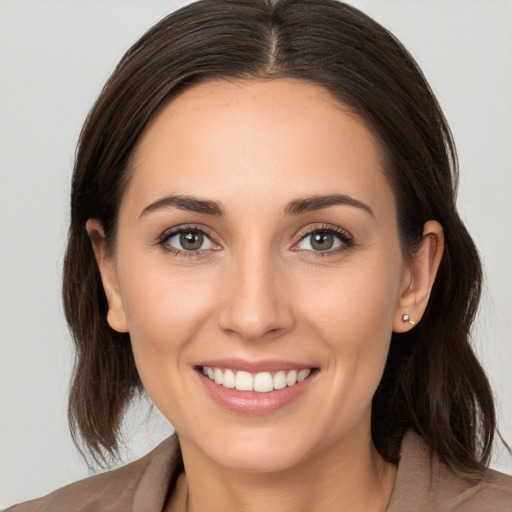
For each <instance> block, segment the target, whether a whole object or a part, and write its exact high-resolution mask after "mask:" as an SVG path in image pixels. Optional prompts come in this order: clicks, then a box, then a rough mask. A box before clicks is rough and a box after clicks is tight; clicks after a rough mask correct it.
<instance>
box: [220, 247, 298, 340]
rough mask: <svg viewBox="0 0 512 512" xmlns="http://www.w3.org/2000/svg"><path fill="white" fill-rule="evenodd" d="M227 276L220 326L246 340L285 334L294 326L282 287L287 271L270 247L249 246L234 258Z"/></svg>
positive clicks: (224, 285)
mask: <svg viewBox="0 0 512 512" xmlns="http://www.w3.org/2000/svg"><path fill="white" fill-rule="evenodd" d="M229 267H230V268H229V270H227V271H226V274H225V275H224V276H223V280H224V283H223V288H224V300H223V301H222V303H221V307H220V310H219V311H218V323H219V326H220V327H221V328H222V329H223V330H224V331H228V332H231V333H236V334H238V335H239V336H240V337H241V338H243V339H246V340H252V341H254V340H258V339H261V338H263V337H265V336H266V335H268V334H271V333H273V334H277V333H279V332H281V333H282V332H284V331H286V330H287V329H289V328H290V326H291V325H292V324H293V315H292V309H291V304H289V303H288V301H287V294H286V293H285V290H284V289H283V287H282V284H283V278H284V276H283V272H282V269H280V265H279V262H278V258H276V257H275V256H273V254H272V251H271V249H270V248H269V245H268V244H260V243H252V244H251V243H248V244H245V247H244V248H240V250H239V251H236V252H235V253H234V254H233V255H232V258H231V261H230V264H229Z"/></svg>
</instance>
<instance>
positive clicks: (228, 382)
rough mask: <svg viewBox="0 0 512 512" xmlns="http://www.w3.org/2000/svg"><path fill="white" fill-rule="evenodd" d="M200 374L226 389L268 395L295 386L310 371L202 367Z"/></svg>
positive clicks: (305, 377) (306, 376)
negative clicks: (257, 370) (250, 371)
mask: <svg viewBox="0 0 512 512" xmlns="http://www.w3.org/2000/svg"><path fill="white" fill-rule="evenodd" d="M202 372H203V374H204V375H206V376H207V377H208V378H209V379H210V380H212V381H213V382H215V383H216V384H219V385H220V386H223V387H225V388H228V389H236V390H238V391H255V392H256V393H269V392H271V391H274V390H278V389H284V388H286V387H293V386H295V385H296V384H298V383H299V382H302V381H303V380H305V379H307V378H308V377H309V375H310V374H311V369H310V368H306V369H302V370H298V371H297V370H279V371H277V372H259V373H249V372H246V371H235V370H231V369H229V368H214V367H210V366H203V368H202Z"/></svg>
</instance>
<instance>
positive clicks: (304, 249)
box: [87, 79, 443, 512]
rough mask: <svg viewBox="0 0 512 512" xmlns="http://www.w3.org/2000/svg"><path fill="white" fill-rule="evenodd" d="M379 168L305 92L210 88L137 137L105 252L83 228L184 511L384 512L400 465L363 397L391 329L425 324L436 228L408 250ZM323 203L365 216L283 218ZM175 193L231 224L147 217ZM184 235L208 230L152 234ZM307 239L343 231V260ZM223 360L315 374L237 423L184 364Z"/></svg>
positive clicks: (352, 118) (325, 102)
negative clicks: (168, 431) (216, 209)
mask: <svg viewBox="0 0 512 512" xmlns="http://www.w3.org/2000/svg"><path fill="white" fill-rule="evenodd" d="M383 160H384V159H383V154H382V150H381V148H380V145H379V143H378V141H377V140H376V139H375V137H374V136H373V135H372V133H371V132H370V130H368V129H367V127H366V126H365V124H364V123H363V121H362V120H361V119H360V118H359V117H357V116H356V115H355V114H353V113H351V112H350V111H349V110H348V109H347V108H346V107H344V106H343V105H342V104H340V103H339V102H337V101H336V100H334V99H333V98H332V97H331V96H330V95H329V94H328V93H327V92H326V91H324V90H323V89H322V88H320V87H318V86H316V85H312V84H309V83H306V82H301V81H293V80H284V79H279V80H273V81H256V80H255V81H245V82H237V83H232V82H229V83H228V82H223V81H209V82H205V83H201V84H198V85H195V86H194V87H192V88H189V89H186V90H185V91H183V92H182V93H180V94H179V95H178V96H177V97H175V98H174V99H173V100H172V101H170V102H169V103H168V104H167V105H165V107H164V108H163V109H162V110H161V111H160V112H159V113H158V115H157V116H156V117H155V118H154V119H153V120H152V122H151V123H150V124H149V126H148V127H147V128H146V129H145V131H144V133H143V135H142V138H141V140H140V142H139V143H138V146H137V148H136V150H135V153H134V155H133V158H132V168H133V174H132V176H131V180H130V183H129V185H128V187H127V190H126V192H125V195H124V197H123V200H122V202H121V207H120V212H119V219H118V220H119V222H118V232H117V239H116V246H115V250H114V252H113V254H107V253H106V251H105V244H104V237H103V231H102V227H101V223H100V222H99V221H98V220H95V219H91V220H89V221H88V223H87V229H88V232H89V234H90V237H91V240H92V242H93V246H94V249H95V254H96V258H97V261H98V264H99V268H100V271H101V274H102V279H103V283H104V288H105V292H106V295H107V298H108V301H109V306H110V310H109V316H108V320H109V323H110V325H111V327H112V328H114V329H115V330H118V331H121V332H129V333H130V338H131V342H132V346H133V351H134V355H135V360H136V364H137V368H138V371H139V373H140V376H141V379H142V382H143V384H144V386H145V389H146V391H147V393H148V394H149V396H150V398H151V399H152V400H153V402H154V403H155V405H156V406H157V407H158V408H159V409H160V411H162V413H163V414H164V415H165V416H166V417H167V418H168V420H169V421H170V422H171V423H172V424H173V425H174V426H175V428H176V431H177V432H178V434H179V438H180V442H181V446H182V451H183V457H184V463H185V468H186V479H187V482H186V484H185V485H183V486H181V487H180V488H181V492H182V493H183V494H184V496H185V495H186V496H185V498H187V499H186V501H187V507H188V510H196V511H199V510H209V511H216V510H219V511H220V510H222V511H230V510H233V511H234V510H237V511H240V510H244V511H252V510H266V511H273V510H279V512H286V511H288V510H289V511H292V510H293V511H294V512H297V511H306V510H315V511H332V510H335V509H337V508H339V506H340V504H343V506H344V509H346V510H352V511H357V510H366V511H368V510H385V508H386V506H387V503H388V501H389V498H390V495H391V492H392V487H393V483H394V478H395V473H396V468H395V467H394V466H392V465H391V464H388V463H386V462H385V461H384V460H383V459H382V458H381V457H380V455H379V454H378V453H377V451H376V450H375V448H374V446H373V443H372V441H371V435H370V421H371V401H372V396H373V394H374V392H375V390H376V388H377V386H378V383H379V380H380V378H381V376H382V372H383V369H384V365H385V361H386V356H387V353H388V348H389V342H390V338H391V334H392V331H393V330H394V331H396V332H403V331H406V330H408V329H410V328H412V325H410V324H407V323H404V322H403V320H402V315H403V314H405V313H407V314H408V315H409V317H410V318H411V319H413V320H414V321H416V322H418V321H419V320H420V319H421V316H422V314H423V312H424V310H425V308H426V305H427V301H428V298H429V294H430V290H431V287H432V284H433V281H434V278H435V274H436V272H437V268H438V265H439V261H440V259H441V254H442V247H443V232H442V228H441V226H440V225H439V224H438V223H436V222H434V221H431V222H428V223H427V224H426V225H425V230H424V238H423V243H422V245H421V248H420V251H419V252H418V254H417V255H416V256H415V257H414V258H413V259H412V261H410V260H409V259H405V258H404V251H403V250H402V247H401V246H400V242H399V233H398V227H397V221H396V215H397V213H396V205H395V199H394V194H393V190H392V189H391V187H390V184H389V182H388V180H387V178H386V176H385V173H384V170H383V168H382V165H381V162H382V161H383ZM325 194H344V195H348V196H350V197H351V198H354V199H356V200H358V201H360V202H362V203H364V204H365V205H367V206H368V207H369V208H370V209H371V211H372V213H369V212H368V211H366V210H365V209H363V208H361V207H358V206H353V205H346V204H345V205H340V204H337V205H331V206H327V207H324V208H321V209H316V210H314V211H307V212H302V213H299V214H295V215H286V214H285V213H283V211H284V210H285V208H286V206H287V205H289V203H290V202H291V201H293V200H296V199H297V198H304V197H310V196H312V195H325ZM168 195H186V196H193V197H197V198H201V199H206V200H210V201H216V202H218V203H220V204H221V206H222V209H223V212H224V215H222V216H216V215H210V214H207V213H201V212H194V211H188V210H186V209H183V208H179V207H176V206H172V205H170V206H169V205H168V206H162V207H155V208H152V209H150V210H149V211H146V212H145V213H142V212H144V211H145V209H147V207H148V206H149V205H152V204H154V203H155V202H156V201H158V200H160V199H162V198H164V197H166V196H168ZM180 225H181V226H182V225H186V226H187V227H190V226H191V225H192V226H194V227H197V228H199V229H202V230H205V231H206V233H208V237H209V238H205V240H206V241H205V242H204V244H203V246H201V248H200V249H199V250H195V251H191V250H189V251H188V253H187V254H185V251H184V250H183V249H181V253H178V254H177V253H175V252H171V251H169V249H171V250H173V249H174V251H175V250H176V249H178V250H180V247H182V246H180V245H179V236H178V237H176V236H175V237H174V238H167V239H166V240H164V241H162V234H165V233H167V232H168V231H169V229H171V228H173V227H176V226H180ZM311 229H317V230H323V232H324V233H325V230H326V229H336V230H340V229H341V230H343V232H344V233H348V234H349V236H350V239H351V241H350V242H347V241H346V240H340V239H338V238H337V235H336V236H335V238H334V239H333V240H336V244H335V245H337V246H338V247H339V248H341V249H342V250H338V251H336V250H327V251H319V250H315V249H314V248H313V246H312V245H311V237H310V236H309V235H307V234H306V233H305V232H306V231H307V230H311ZM210 240H211V242H210ZM159 242H160V243H159ZM233 357H236V358H241V359H244V360H250V361H258V360H263V359H279V360H292V361H296V362H299V363H304V365H305V366H308V367H315V368H318V371H317V373H316V374H315V375H314V380H312V381H311V383H309V385H308V387H307V390H306V391H305V392H304V394H303V395H301V396H300V398H299V399H298V400H295V401H293V402H292V403H291V404H289V405H287V406H285V407H283V408H281V409H280V410H277V411H274V412H272V413H270V414H264V415H260V416H251V415H243V414H236V413H233V412H231V411H228V410H226V409H225V408H223V407H222V406H220V405H219V404H218V403H217V402H215V401H214V400H213V399H212V398H211V397H210V395H209V394H208V393H207V392H206V391H205V390H204V388H203V386H201V385H200V383H199V379H198V372H197V370H196V369H195V368H194V365H196V364H197V362H198V361H201V360H206V359H218V358H233ZM175 498H176V496H175ZM173 507H174V505H173V504H172V503H169V504H168V510H171V509H173Z"/></svg>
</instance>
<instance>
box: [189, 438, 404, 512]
mask: <svg viewBox="0 0 512 512" xmlns="http://www.w3.org/2000/svg"><path fill="white" fill-rule="evenodd" d="M182 452H183V458H184V463H185V469H186V478H187V486H186V487H185V489H187V488H188V489H187V492H188V499H187V504H188V508H187V512H198V511H202V510H208V511H211V512H217V511H219V512H220V511H223V512H231V511H233V512H234V511H237V512H253V511H261V510H265V511H267V512H274V511H275V512H292V511H293V512H303V511H304V512H306V511H311V510H315V512H332V510H338V509H340V508H341V509H343V510H350V511H351V512H358V511H366V512H368V511H372V512H373V511H374V512H384V511H385V510H386V507H387V504H388V502H389V499H390V496H391V492H392V489H393V485H394V480H395V475H396V467H395V466H393V465H391V464H389V463H387V462H385V461H384V460H383V459H382V457H381V456H380V455H379V454H378V452H377V451H376V449H375V447H374V446H373V443H372V442H371V437H370V436H368V438H366V439H359V440H357V439H351V440H350V442H349V443H346V444H344V445H343V446H337V447H332V446H331V447H329V449H328V450H325V452H324V453H316V454H315V456H314V457H311V458H309V459H307V460H304V461H303V462H302V463H301V464H300V466H294V467H293V468H289V469H286V470H282V471H278V472H270V473H261V472H241V471H236V470H232V469H229V468H225V467H221V466H219V465H217V464H215V463H214V462H213V461H211V460H210V459H209V458H208V457H206V456H205V455H204V454H203V453H202V452H200V451H199V450H198V449H197V448H196V447H195V446H193V445H189V444H188V443H187V442H186V441H184V440H182Z"/></svg>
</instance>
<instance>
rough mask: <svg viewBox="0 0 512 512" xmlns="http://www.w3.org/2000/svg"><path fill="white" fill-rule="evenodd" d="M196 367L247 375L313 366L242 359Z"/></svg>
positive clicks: (202, 362) (199, 364)
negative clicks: (240, 372) (239, 372)
mask: <svg viewBox="0 0 512 512" xmlns="http://www.w3.org/2000/svg"><path fill="white" fill-rule="evenodd" d="M195 366H198V367H204V366H207V367H209V368H222V369H228V368H229V369H230V370H236V371H245V372H249V373H260V372H277V371H279V370H303V369H308V368H314V365H311V364H308V363H298V362H296V361H284V360H277V359H267V360H260V361H247V360H244V359H210V360H208V361H201V362H199V363H198V364H197V365H195Z"/></svg>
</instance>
